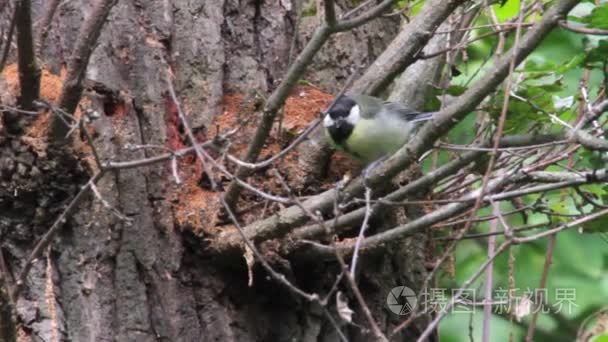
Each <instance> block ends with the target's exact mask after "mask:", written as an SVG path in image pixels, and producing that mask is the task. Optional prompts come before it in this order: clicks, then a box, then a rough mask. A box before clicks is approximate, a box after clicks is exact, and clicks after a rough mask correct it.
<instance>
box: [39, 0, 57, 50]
mask: <svg viewBox="0 0 608 342" xmlns="http://www.w3.org/2000/svg"><path fill="white" fill-rule="evenodd" d="M60 2H61V0H49V1H48V4H47V6H46V8H45V10H44V15H43V16H42V19H41V20H40V21H39V22H38V24H37V25H36V28H37V29H38V30H39V33H38V37H37V39H36V51H37V55H38V56H40V54H41V53H42V51H43V49H44V43H45V41H46V37H47V36H48V34H49V30H50V29H51V22H52V21H53V16H55V11H57V7H58V6H59V3H60Z"/></svg>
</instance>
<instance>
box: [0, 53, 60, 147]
mask: <svg viewBox="0 0 608 342" xmlns="http://www.w3.org/2000/svg"><path fill="white" fill-rule="evenodd" d="M65 74H66V72H65V69H62V70H61V72H60V74H59V75H55V74H53V73H51V72H50V71H49V70H47V69H42V73H41V78H40V97H41V98H43V99H44V100H46V101H48V102H50V103H56V102H57V100H58V99H59V95H60V94H61V88H62V86H63V81H64V79H65ZM2 76H3V77H4V78H5V79H6V82H7V84H8V86H9V88H10V90H11V91H12V92H13V94H15V95H17V94H19V90H20V89H19V69H18V65H17V64H16V63H15V64H10V65H7V66H6V68H5V69H4V71H3V72H2ZM50 118H51V114H50V113H49V112H48V111H40V113H39V115H38V116H37V117H36V119H35V120H34V121H33V122H32V123H31V124H30V125H29V126H28V128H27V131H26V132H25V134H24V136H23V140H24V141H26V142H28V143H29V144H30V145H31V146H32V147H33V148H34V150H35V151H36V152H37V153H39V154H44V151H46V146H47V143H46V138H47V135H48V130H49V126H50Z"/></svg>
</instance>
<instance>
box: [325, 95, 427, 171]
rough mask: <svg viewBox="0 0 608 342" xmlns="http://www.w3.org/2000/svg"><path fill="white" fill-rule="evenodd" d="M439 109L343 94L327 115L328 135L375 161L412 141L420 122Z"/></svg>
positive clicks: (367, 160)
mask: <svg viewBox="0 0 608 342" xmlns="http://www.w3.org/2000/svg"><path fill="white" fill-rule="evenodd" d="M433 114H435V112H419V111H415V110H412V109H410V108H408V107H407V106H405V105H403V104H401V103H398V102H390V101H385V100H382V99H379V98H377V97H373V96H366V95H352V94H349V95H342V96H340V97H339V98H338V99H337V100H336V102H335V103H334V105H333V106H332V107H331V108H330V109H329V110H328V113H327V114H326V115H325V118H324V119H323V126H324V129H325V136H326V137H327V138H328V140H329V142H330V143H331V145H333V147H335V148H336V149H339V150H342V151H344V152H346V154H348V155H349V156H351V157H353V158H354V159H357V160H359V161H362V162H363V163H365V164H366V165H368V166H369V165H371V164H372V163H375V162H377V161H379V160H383V159H384V158H387V157H388V156H390V155H391V154H393V153H395V152H396V151H397V150H398V149H399V148H400V147H401V146H403V145H404V144H405V143H407V142H408V141H409V139H410V138H411V137H412V136H413V132H414V131H415V129H416V127H417V123H419V122H422V121H427V120H430V119H432V118H433Z"/></svg>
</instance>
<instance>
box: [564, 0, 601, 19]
mask: <svg viewBox="0 0 608 342" xmlns="http://www.w3.org/2000/svg"><path fill="white" fill-rule="evenodd" d="M593 9H595V5H594V4H592V3H589V2H583V3H580V4H578V5H576V6H575V7H574V8H573V9H572V10H571V11H570V13H568V17H569V18H584V17H587V16H589V15H590V14H591V12H592V11H593Z"/></svg>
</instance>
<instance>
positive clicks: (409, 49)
mask: <svg viewBox="0 0 608 342" xmlns="http://www.w3.org/2000/svg"><path fill="white" fill-rule="evenodd" d="M465 2H466V1H464V0H431V1H428V2H427V3H426V4H425V5H424V7H423V8H422V10H421V11H420V13H419V14H418V15H417V16H416V17H415V18H414V19H413V20H412V21H411V22H410V23H409V24H407V26H406V27H405V29H404V30H402V31H401V32H400V33H399V35H398V36H397V37H395V39H393V41H392V42H391V44H390V45H389V46H388V47H387V48H386V50H385V51H384V52H383V53H382V54H381V55H380V56H379V57H378V58H377V59H376V61H375V62H374V63H373V64H372V65H371V66H370V67H369V68H368V69H367V71H366V72H365V73H364V74H363V76H361V78H359V79H358V80H357V82H355V84H354V85H353V88H352V89H351V90H352V92H354V93H365V94H370V95H377V94H378V93H379V92H381V91H382V90H384V89H385V88H386V87H387V86H388V85H389V84H390V83H391V82H392V81H393V80H394V79H395V77H397V76H398V75H399V74H400V73H401V72H402V71H403V70H405V68H407V66H408V65H410V64H412V63H414V62H415V61H416V55H417V54H418V53H419V52H420V51H421V50H422V48H423V47H424V46H425V45H426V43H427V42H428V41H429V39H431V37H432V36H433V32H435V30H437V28H438V27H439V25H441V23H442V22H443V21H444V20H445V19H446V18H447V17H448V16H449V15H450V14H451V13H452V12H453V11H454V9H455V8H456V7H457V6H459V5H461V4H462V3H465Z"/></svg>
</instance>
